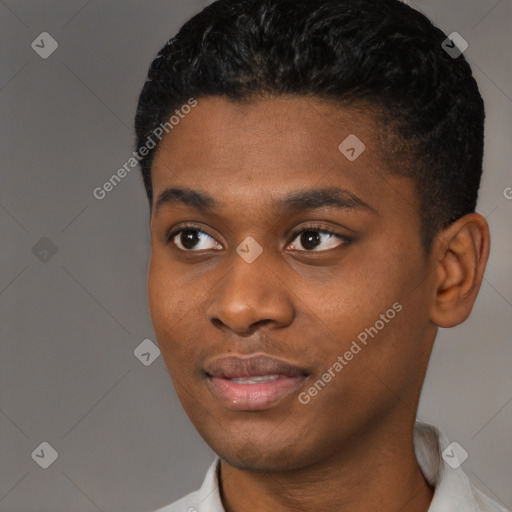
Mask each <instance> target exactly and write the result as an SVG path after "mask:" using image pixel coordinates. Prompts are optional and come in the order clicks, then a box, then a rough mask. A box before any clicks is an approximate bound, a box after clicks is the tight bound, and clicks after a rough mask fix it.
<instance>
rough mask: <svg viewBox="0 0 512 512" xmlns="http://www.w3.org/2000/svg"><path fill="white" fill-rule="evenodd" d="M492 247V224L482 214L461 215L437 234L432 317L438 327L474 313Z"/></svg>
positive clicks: (458, 321) (462, 319) (451, 323)
mask: <svg viewBox="0 0 512 512" xmlns="http://www.w3.org/2000/svg"><path fill="white" fill-rule="evenodd" d="M489 247H490V235H489V225H488V224H487V221H486V220H485V218H484V217H482V215H480V214H479V213H470V214H468V215H465V216H464V217H461V218H460V219H458V220H456V221H455V222H454V223H453V224H451V225H450V226H448V227H447V228H446V229H444V230H443V231H441V232H440V233H439V234H438V235H437V237H436V239H435V242H434V244H433V252H434V254H433V256H434V257H435V258H436V259H437V264H436V265H435V269H434V281H433V288H432V295H433V296H432V301H431V309H430V319H431V320H432V322H433V323H434V324H436V325H437V326H438V327H454V326H455V325H458V324H461V323H462V322H464V320H466V318H467V317H468V316H469V314H470V313H471V310H472V309H473V304H474V303H475V300H476V297H477V295H478V291H479V290H480V285H481V284H482V279H483V276H484V270H485V266H486V264H487V259H488V258H489Z"/></svg>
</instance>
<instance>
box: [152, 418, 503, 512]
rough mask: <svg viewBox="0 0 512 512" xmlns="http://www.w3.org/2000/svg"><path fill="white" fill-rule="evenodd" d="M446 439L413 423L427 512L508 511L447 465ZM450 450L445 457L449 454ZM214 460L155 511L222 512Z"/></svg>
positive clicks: (462, 473) (424, 424)
mask: <svg viewBox="0 0 512 512" xmlns="http://www.w3.org/2000/svg"><path fill="white" fill-rule="evenodd" d="M448 444H449V443H448V440H447V439H446V436H445V435H444V434H443V433H442V432H441V431H440V430H438V429H437V428H436V427H434V426H432V425H428V424H426V423H422V422H420V421H416V424H415V427H414V448H415V453H416V459H417V461H418V465H419V466H420V468H421V471H422V472H423V475H424V476H425V479H426V480H427V481H428V483H429V484H430V485H431V486H433V487H434V496H433V498H432V502H431V504H430V507H429V509H428V512H510V510H508V509H506V508H504V507H502V506H501V505H499V504H498V503H496V502H495V501H493V500H491V498H489V497H488V496H486V495H485V494H483V493H482V492H481V491H480V490H478V489H477V488H476V487H474V486H473V485H472V484H471V483H470V481H469V480H468V478H467V476H466V475H465V474H464V472H463V470H462V469H461V467H460V466H459V467H456V468H455V469H454V468H452V466H457V464H455V463H454V462H451V464H448V463H447V462H446V461H445V460H444V459H443V457H442V453H443V451H444V450H445V448H446V447H447V446H448ZM453 453H454V452H453V451H452V450H451V449H450V450H449V451H448V452H447V454H449V455H450V458H451V456H452V455H453ZM219 464H220V459H219V457H216V458H215V460H214V461H213V463H212V465H211V466H210V468H209V469H208V472H207V473H206V477H205V479H204V481H203V485H202V486H201V488H200V489H199V490H197V491H194V492H192V493H190V494H188V495H187V496H185V497H183V498H181V499H180V500H178V501H175V502H174V503H172V504H171V505H167V506H165V507H163V508H160V509H158V510H157V511H155V512H225V510H224V507H223V506H222V502H221V499H220V494H219V480H218V475H219V473H218V468H219Z"/></svg>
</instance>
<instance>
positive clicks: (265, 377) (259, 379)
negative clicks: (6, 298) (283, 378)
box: [230, 375, 279, 384]
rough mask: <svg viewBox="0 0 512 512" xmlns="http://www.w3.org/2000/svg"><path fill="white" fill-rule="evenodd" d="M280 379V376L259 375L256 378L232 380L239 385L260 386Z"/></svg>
mask: <svg viewBox="0 0 512 512" xmlns="http://www.w3.org/2000/svg"><path fill="white" fill-rule="evenodd" d="M278 378H279V375H258V376H254V377H247V378H242V379H230V380H231V381H233V382H236V383H237V384H259V383H261V382H272V381H273V380H276V379H278Z"/></svg>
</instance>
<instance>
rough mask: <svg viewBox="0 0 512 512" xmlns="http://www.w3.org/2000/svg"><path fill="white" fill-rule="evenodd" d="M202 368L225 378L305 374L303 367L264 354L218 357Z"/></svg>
mask: <svg viewBox="0 0 512 512" xmlns="http://www.w3.org/2000/svg"><path fill="white" fill-rule="evenodd" d="M204 370H205V372H206V373H207V374H208V375H209V376H210V377H222V378H225V379H239V378H243V377H257V376H261V375H282V376H285V377H299V376H303V375H307V372H306V370H304V369H303V368H300V367H298V366H294V365H292V364H290V363H288V362H286V361H283V360H282V359H277V358H275V357H271V356H268V355H266V354H262V355H254V356H249V357H240V356H224V357H218V358H216V359H213V360H211V361H209V362H207V364H206V365H205V367H204Z"/></svg>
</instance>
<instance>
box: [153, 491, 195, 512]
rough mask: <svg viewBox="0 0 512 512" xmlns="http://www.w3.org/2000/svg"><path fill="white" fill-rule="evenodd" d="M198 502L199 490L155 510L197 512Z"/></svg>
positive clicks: (157, 511) (158, 511)
mask: <svg viewBox="0 0 512 512" xmlns="http://www.w3.org/2000/svg"><path fill="white" fill-rule="evenodd" d="M198 503H199V491H194V492H191V493H190V494H187V495H186V496H183V498H180V499H179V500H178V501H175V502H174V503H171V504H170V505H166V506H165V507H163V508H159V509H158V510H155V512H199V511H198V509H197V507H198Z"/></svg>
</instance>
